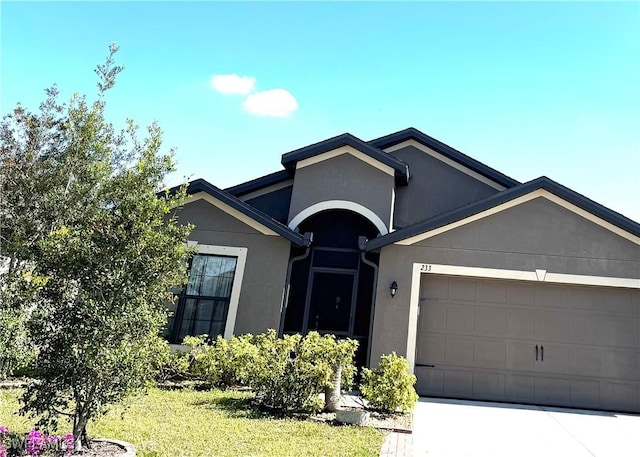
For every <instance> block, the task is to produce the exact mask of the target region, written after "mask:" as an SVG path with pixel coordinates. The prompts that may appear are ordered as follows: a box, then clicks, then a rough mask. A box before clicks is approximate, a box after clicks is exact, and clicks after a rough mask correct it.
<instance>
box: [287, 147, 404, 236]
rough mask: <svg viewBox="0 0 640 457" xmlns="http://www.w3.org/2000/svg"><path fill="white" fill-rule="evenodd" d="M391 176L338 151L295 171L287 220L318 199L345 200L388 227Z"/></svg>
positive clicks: (390, 207) (317, 201)
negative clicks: (338, 153)
mask: <svg viewBox="0 0 640 457" xmlns="http://www.w3.org/2000/svg"><path fill="white" fill-rule="evenodd" d="M394 185H395V184H394V177H393V176H391V175H388V174H386V173H384V172H383V171H381V170H378V169H377V168H374V167H372V166H371V165H369V164H367V163H366V162H363V161H362V160H360V159H358V158H356V157H354V156H352V155H351V154H341V155H339V156H337V157H333V158H331V159H327V160H324V161H322V162H318V163H315V164H313V165H309V166H306V167H302V168H299V169H297V170H296V175H295V182H294V186H293V194H292V196H291V208H290V210H289V222H290V221H291V220H292V219H293V218H294V217H295V216H296V215H297V214H298V213H300V212H301V211H302V210H304V209H306V208H308V207H310V206H312V205H314V204H316V203H320V202H324V201H329V200H346V201H350V202H355V203H358V204H360V205H362V206H364V207H365V208H368V209H369V210H371V211H372V212H373V213H375V214H376V215H377V216H378V217H379V218H380V219H381V220H382V221H383V222H384V223H385V226H386V227H387V228H388V227H389V221H390V218H391V210H392V207H393V192H394Z"/></svg>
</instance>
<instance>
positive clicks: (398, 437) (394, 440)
mask: <svg viewBox="0 0 640 457" xmlns="http://www.w3.org/2000/svg"><path fill="white" fill-rule="evenodd" d="M380 457H413V435H412V434H411V433H398V432H391V433H389V434H388V435H387V436H385V438H384V442H383V443H382V449H380Z"/></svg>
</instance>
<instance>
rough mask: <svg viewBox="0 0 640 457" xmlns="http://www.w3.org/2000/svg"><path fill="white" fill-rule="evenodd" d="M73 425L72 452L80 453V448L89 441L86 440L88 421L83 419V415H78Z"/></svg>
mask: <svg viewBox="0 0 640 457" xmlns="http://www.w3.org/2000/svg"><path fill="white" fill-rule="evenodd" d="M76 419H77V420H76V421H75V424H74V425H73V438H74V440H75V441H74V443H73V451H74V452H80V451H82V447H83V446H86V445H88V444H89V440H88V438H87V423H88V422H89V419H87V418H86V417H84V415H80V417H77V418H76Z"/></svg>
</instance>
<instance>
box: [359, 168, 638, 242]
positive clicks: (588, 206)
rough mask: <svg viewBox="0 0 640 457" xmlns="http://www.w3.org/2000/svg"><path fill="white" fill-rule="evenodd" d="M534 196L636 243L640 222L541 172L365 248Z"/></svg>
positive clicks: (422, 234) (444, 227)
mask: <svg viewBox="0 0 640 457" xmlns="http://www.w3.org/2000/svg"><path fill="white" fill-rule="evenodd" d="M538 197H543V198H547V199H549V200H551V201H554V202H555V203H557V204H559V205H561V206H564V207H565V208H567V209H569V210H570V211H573V212H574V213H576V214H579V215H580V216H582V217H584V218H586V219H589V220H591V221H592V222H595V223H597V224H598V225H601V226H602V227H604V228H606V229H608V230H610V231H612V232H614V233H616V234H617V235H620V236H622V237H623V238H626V239H628V240H630V241H632V242H634V243H636V244H639V245H640V224H638V223H637V222H634V221H632V220H631V219H629V218H627V217H625V216H623V215H621V214H619V213H616V212H615V211H613V210H610V209H609V208H606V207H604V206H602V205H600V204H599V203H596V202H594V201H593V200H590V199H588V198H587V197H585V196H583V195H581V194H578V193H577V192H575V191H573V190H571V189H569V188H567V187H564V186H562V185H560V184H558V183H557V182H555V181H553V180H551V179H549V178H547V177H546V176H542V177H540V178H537V179H534V180H533V181H529V182H527V183H525V184H521V185H519V186H516V187H513V188H511V189H508V190H505V191H503V192H500V193H497V194H495V195H492V196H490V197H487V198H485V199H482V200H480V201H478V202H474V203H471V204H469V205H465V206H463V207H461V208H457V209H455V210H452V211H448V212H446V213H444V214H441V215H438V216H435V217H433V218H430V219H427V220H424V221H421V222H418V223H416V224H413V225H411V226H408V227H405V228H403V229H400V230H396V231H395V232H392V233H390V234H388V235H385V236H382V237H379V238H375V239H373V240H370V241H369V242H368V243H367V247H366V249H367V250H368V251H369V250H373V249H378V248H381V247H383V246H387V245H389V244H393V243H397V244H403V245H411V244H414V243H417V242H419V241H422V240H424V239H427V238H430V237H432V236H435V235H438V234H440V233H443V232H446V231H448V230H452V229H454V228H457V227H460V226H462V225H465V224H468V223H471V222H474V221H476V220H478V219H481V218H483V217H487V216H490V215H491V214H495V213H496V212H499V211H503V210H505V209H508V208H511V207H513V206H515V205H519V204H521V203H524V202H527V201H530V200H532V199H534V198H538Z"/></svg>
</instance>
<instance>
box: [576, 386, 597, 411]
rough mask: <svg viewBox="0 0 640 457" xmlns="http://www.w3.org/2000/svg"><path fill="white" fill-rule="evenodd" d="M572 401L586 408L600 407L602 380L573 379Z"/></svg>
mask: <svg viewBox="0 0 640 457" xmlns="http://www.w3.org/2000/svg"><path fill="white" fill-rule="evenodd" d="M571 401H572V403H573V404H574V405H577V406H583V407H585V408H598V407H600V382H598V381H587V380H581V379H576V380H572V381H571Z"/></svg>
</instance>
